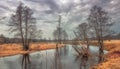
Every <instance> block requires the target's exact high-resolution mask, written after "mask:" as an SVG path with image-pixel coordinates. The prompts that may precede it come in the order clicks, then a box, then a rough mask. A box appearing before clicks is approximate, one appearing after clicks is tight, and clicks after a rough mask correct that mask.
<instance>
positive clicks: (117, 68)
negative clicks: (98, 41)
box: [92, 40, 120, 69]
mask: <svg viewBox="0 0 120 69" xmlns="http://www.w3.org/2000/svg"><path fill="white" fill-rule="evenodd" d="M104 49H105V50H108V51H109V52H108V53H107V54H106V55H105V61H104V62H102V63H100V64H98V65H97V66H94V67H93V68H92V69H120V40H111V41H104Z"/></svg>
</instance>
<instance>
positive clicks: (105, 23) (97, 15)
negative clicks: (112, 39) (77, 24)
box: [88, 6, 113, 62]
mask: <svg viewBox="0 0 120 69" xmlns="http://www.w3.org/2000/svg"><path fill="white" fill-rule="evenodd" d="M88 22H89V24H90V26H91V28H92V29H93V31H94V32H95V34H96V39H97V41H98V45H99V62H101V61H103V54H104V52H103V49H104V48H103V47H104V45H103V36H104V35H105V34H106V33H107V32H109V31H110V27H111V26H112V25H113V22H111V19H110V17H109V16H108V12H106V11H105V10H103V9H102V8H101V7H99V6H93V7H92V8H91V10H90V15H89V17H88Z"/></svg>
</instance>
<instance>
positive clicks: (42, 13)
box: [0, 0, 120, 38]
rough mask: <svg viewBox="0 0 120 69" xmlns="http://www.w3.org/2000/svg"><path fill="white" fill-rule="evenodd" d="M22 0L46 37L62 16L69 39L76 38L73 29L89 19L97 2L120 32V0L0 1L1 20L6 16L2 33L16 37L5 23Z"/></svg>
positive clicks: (0, 29) (114, 27)
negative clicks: (10, 32) (31, 11)
mask: <svg viewBox="0 0 120 69" xmlns="http://www.w3.org/2000/svg"><path fill="white" fill-rule="evenodd" d="M20 2H22V3H24V4H25V5H26V6H28V7H30V8H31V9H32V10H33V11H34V17H35V18H36V19H37V27H38V28H39V29H41V30H42V31H44V32H43V38H53V36H52V33H53V31H54V30H55V29H56V27H57V26H58V22H57V21H58V17H59V15H61V16H62V22H61V27H62V28H63V29H64V30H66V31H67V33H68V34H69V38H71V37H74V35H73V30H74V29H75V27H77V26H78V25H79V24H80V23H83V22H87V21H86V19H87V17H88V15H89V13H90V9H91V7H92V6H94V5H98V6H100V7H102V8H103V9H104V10H106V11H107V12H108V14H109V16H110V17H111V18H112V21H113V22H115V24H114V26H113V27H112V30H114V31H116V32H120V30H119V29H120V28H119V27H120V0H0V19H1V18H2V17H7V18H5V19H2V20H0V25H1V26H0V34H3V35H5V36H7V37H14V34H9V32H8V31H7V30H8V26H6V25H4V23H7V22H8V21H9V17H10V15H11V14H13V13H15V10H16V8H17V6H18V5H19V3H20Z"/></svg>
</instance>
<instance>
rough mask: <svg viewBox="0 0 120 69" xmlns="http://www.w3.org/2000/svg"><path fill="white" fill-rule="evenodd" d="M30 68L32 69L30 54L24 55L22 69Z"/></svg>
mask: <svg viewBox="0 0 120 69" xmlns="http://www.w3.org/2000/svg"><path fill="white" fill-rule="evenodd" d="M29 68H30V57H29V54H23V57H22V69H29Z"/></svg>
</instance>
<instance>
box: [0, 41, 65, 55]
mask: <svg viewBox="0 0 120 69" xmlns="http://www.w3.org/2000/svg"><path fill="white" fill-rule="evenodd" d="M62 46H64V45H63V44H59V47H62ZM55 48H56V44H55V43H33V44H31V45H30V49H29V50H28V51H23V50H22V45H21V44H16V43H11V44H1V45H0V57H5V56H12V55H17V54H26V53H32V52H35V51H41V50H47V49H55Z"/></svg>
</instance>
